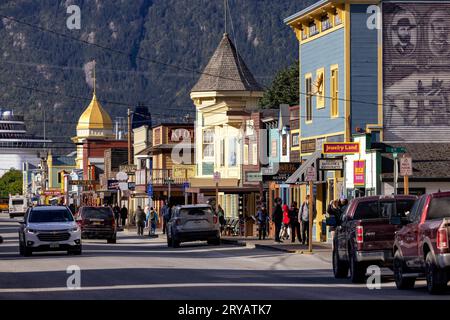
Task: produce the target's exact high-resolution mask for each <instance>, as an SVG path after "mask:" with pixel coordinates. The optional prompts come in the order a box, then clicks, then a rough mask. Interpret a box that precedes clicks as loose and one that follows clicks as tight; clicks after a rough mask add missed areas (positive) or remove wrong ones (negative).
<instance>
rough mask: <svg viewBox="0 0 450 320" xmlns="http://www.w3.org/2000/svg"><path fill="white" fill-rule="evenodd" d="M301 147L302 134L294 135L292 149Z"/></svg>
mask: <svg viewBox="0 0 450 320" xmlns="http://www.w3.org/2000/svg"><path fill="white" fill-rule="evenodd" d="M298 146H300V134H298V133H294V134H292V147H298Z"/></svg>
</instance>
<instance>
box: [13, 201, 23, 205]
mask: <svg viewBox="0 0 450 320" xmlns="http://www.w3.org/2000/svg"><path fill="white" fill-rule="evenodd" d="M12 205H13V206H21V205H23V200H13V201H12Z"/></svg>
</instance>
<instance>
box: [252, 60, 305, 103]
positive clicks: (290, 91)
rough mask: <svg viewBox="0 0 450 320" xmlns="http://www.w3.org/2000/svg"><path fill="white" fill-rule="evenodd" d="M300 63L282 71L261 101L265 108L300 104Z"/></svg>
mask: <svg viewBox="0 0 450 320" xmlns="http://www.w3.org/2000/svg"><path fill="white" fill-rule="evenodd" d="M299 72H300V69H299V63H298V61H296V62H295V63H294V64H293V65H291V66H290V67H288V68H285V69H282V70H280V71H279V72H278V73H277V75H276V76H275V79H274V80H273V82H272V85H271V87H270V88H269V89H267V90H266V92H265V93H264V96H263V97H262V99H261V101H260V106H261V107H263V108H271V107H278V106H279V105H280V104H288V105H290V106H295V105H298V104H299V85H300V83H299Z"/></svg>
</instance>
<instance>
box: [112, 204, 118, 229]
mask: <svg viewBox="0 0 450 320" xmlns="http://www.w3.org/2000/svg"><path fill="white" fill-rule="evenodd" d="M113 212H114V220H116V226H117V228H119V223H120V207H119V206H118V205H117V204H116V205H115V206H114V208H113Z"/></svg>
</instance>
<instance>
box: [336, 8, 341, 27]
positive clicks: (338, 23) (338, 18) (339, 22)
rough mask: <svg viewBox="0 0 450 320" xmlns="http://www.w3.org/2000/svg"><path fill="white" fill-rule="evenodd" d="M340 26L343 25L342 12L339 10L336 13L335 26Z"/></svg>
mask: <svg viewBox="0 0 450 320" xmlns="http://www.w3.org/2000/svg"><path fill="white" fill-rule="evenodd" d="M340 24H342V11H341V10H338V9H337V10H336V11H335V12H334V25H335V26H338V25H340Z"/></svg>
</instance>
